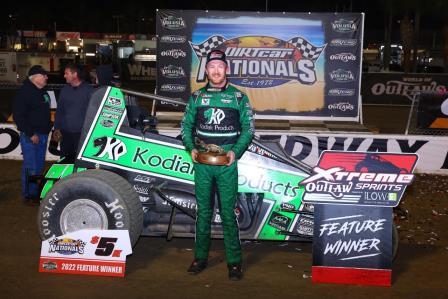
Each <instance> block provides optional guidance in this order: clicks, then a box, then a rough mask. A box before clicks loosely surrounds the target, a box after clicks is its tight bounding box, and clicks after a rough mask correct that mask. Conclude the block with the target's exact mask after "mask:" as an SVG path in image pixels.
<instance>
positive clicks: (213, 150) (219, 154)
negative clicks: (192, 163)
mask: <svg viewBox="0 0 448 299" xmlns="http://www.w3.org/2000/svg"><path fill="white" fill-rule="evenodd" d="M195 143H196V145H197V146H198V147H199V148H200V150H199V152H198V155H197V156H196V160H197V161H198V163H201V164H209V165H226V164H227V163H229V158H228V157H227V154H226V152H225V151H224V150H223V149H222V148H221V147H220V146H219V145H216V144H206V143H205V142H204V141H202V140H200V139H199V138H196V140H195Z"/></svg>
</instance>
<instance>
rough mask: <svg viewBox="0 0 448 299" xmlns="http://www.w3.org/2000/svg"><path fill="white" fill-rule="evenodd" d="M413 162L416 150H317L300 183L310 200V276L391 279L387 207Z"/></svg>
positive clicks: (365, 280) (335, 279)
mask: <svg viewBox="0 0 448 299" xmlns="http://www.w3.org/2000/svg"><path fill="white" fill-rule="evenodd" d="M416 163H417V155H416V154H390V153H371V152H365V153H360V152H337V151H325V152H323V153H322V155H321V157H320V159H319V163H318V165H317V166H316V167H315V168H314V169H313V172H314V173H313V174H312V175H311V176H310V177H308V178H307V179H305V180H303V181H302V182H301V183H300V184H301V185H303V186H304V188H305V193H304V196H303V200H304V202H307V203H312V204H314V205H315V206H314V239H313V268H312V272H313V275H312V278H313V282H317V283H320V282H323V283H325V282H327V283H348V284H368V285H384V286H390V285H391V274H392V273H391V263H392V258H393V240H392V239H393V237H392V227H393V219H392V209H391V208H392V207H396V206H397V205H398V204H399V202H400V199H401V197H402V196H403V194H404V191H405V190H406V187H407V186H408V185H409V184H411V183H412V181H413V179H414V175H413V174H412V171H413V170H414V168H415V165H416Z"/></svg>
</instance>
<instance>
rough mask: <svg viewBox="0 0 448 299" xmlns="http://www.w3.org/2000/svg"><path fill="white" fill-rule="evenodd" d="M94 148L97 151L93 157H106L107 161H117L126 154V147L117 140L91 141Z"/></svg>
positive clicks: (107, 138)
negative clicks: (96, 148) (97, 149)
mask: <svg viewBox="0 0 448 299" xmlns="http://www.w3.org/2000/svg"><path fill="white" fill-rule="evenodd" d="M93 145H94V146H95V147H99V148H100V149H99V151H98V152H97V153H96V154H95V155H94V156H95V157H98V158H103V157H104V156H105V155H107V158H108V159H109V160H114V161H116V160H118V159H119V158H120V157H121V156H123V155H124V154H126V153H127V152H128V151H127V149H126V145H125V144H124V143H123V141H121V140H120V139H117V138H115V137H114V138H112V137H106V136H104V137H100V138H97V139H95V140H94V141H93Z"/></svg>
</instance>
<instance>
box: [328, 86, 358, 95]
mask: <svg viewBox="0 0 448 299" xmlns="http://www.w3.org/2000/svg"><path fill="white" fill-rule="evenodd" d="M328 95H329V96H335V97H350V96H354V95H355V90H354V89H349V88H332V89H330V90H329V91H328Z"/></svg>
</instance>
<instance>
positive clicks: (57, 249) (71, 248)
mask: <svg viewBox="0 0 448 299" xmlns="http://www.w3.org/2000/svg"><path fill="white" fill-rule="evenodd" d="M84 246H86V243H85V242H84V241H82V240H80V239H78V240H73V239H67V238H65V239H58V238H54V239H52V240H50V247H49V249H48V253H59V254H63V255H72V254H75V253H78V254H83V253H84Z"/></svg>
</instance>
